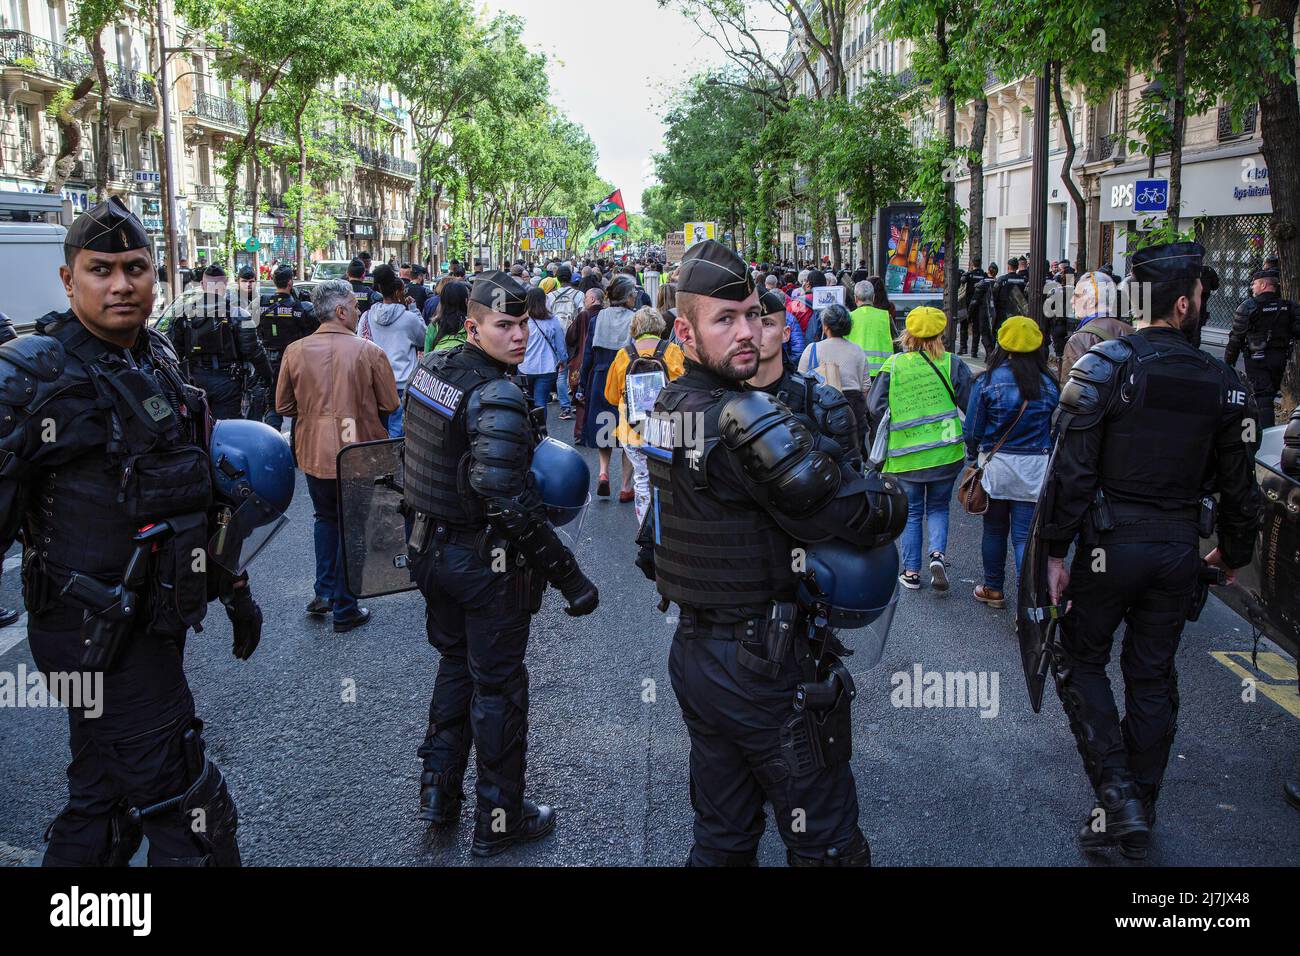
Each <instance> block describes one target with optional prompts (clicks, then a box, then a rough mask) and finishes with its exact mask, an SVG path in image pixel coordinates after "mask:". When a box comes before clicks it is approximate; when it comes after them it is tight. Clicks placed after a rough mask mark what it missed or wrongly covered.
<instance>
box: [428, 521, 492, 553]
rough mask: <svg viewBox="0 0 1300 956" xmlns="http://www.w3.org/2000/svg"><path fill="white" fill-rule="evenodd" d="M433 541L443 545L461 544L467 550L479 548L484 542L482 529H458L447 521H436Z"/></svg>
mask: <svg viewBox="0 0 1300 956" xmlns="http://www.w3.org/2000/svg"><path fill="white" fill-rule="evenodd" d="M433 540H435V541H441V542H442V543H443V544H459V545H464V546H465V547H467V548H477V547H478V546H479V544H480V543H481V542H482V540H483V529H482V528H457V527H453V526H452V525H449V524H447V523H446V522H445V521H436V519H435V524H434V526H433Z"/></svg>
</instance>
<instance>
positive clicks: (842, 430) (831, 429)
mask: <svg viewBox="0 0 1300 956" xmlns="http://www.w3.org/2000/svg"><path fill="white" fill-rule="evenodd" d="M813 401H814V402H816V404H817V409H816V419H817V424H818V426H819V427H820V428H821V430H822V431H824V432H825V433H826V434H828V435H830V436H831V437H832V438H840V437H850V436H856V434H857V419H856V418H854V416H853V407H852V406H851V405H849V400H848V399H847V398H845V397H844V393H843V392H841V391H840V390H839V389H838V388H832V387H831V386H830V385H822V384H821V383H818V384H817V385H816V387H814V388H813Z"/></svg>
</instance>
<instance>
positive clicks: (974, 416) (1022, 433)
mask: <svg viewBox="0 0 1300 956" xmlns="http://www.w3.org/2000/svg"><path fill="white" fill-rule="evenodd" d="M1042 345H1043V332H1042V329H1040V328H1039V327H1038V325H1037V324H1036V323H1035V322H1034V321H1033V319H1030V318H1027V317H1026V316H1023V315H1016V316H1012V317H1011V318H1009V319H1007V320H1006V321H1005V322H1003V323H1002V325H1001V327H1000V328H999V329H998V347H997V348H996V349H994V350H993V355H992V356H991V357H990V358H989V366H988V371H986V372H985V373H984V374H983V375H981V376H980V377H979V378H977V379H975V382H974V384H973V386H972V387H971V395H970V402H969V404H968V405H967V410H966V426H965V429H964V435H965V439H966V456H967V458H969V459H970V460H971V461H972V462H973V461H976V460H977V455H982V456H983V465H984V474H983V480H982V482H981V484H982V485H983V486H984V490H985V491H986V492H987V493H988V497H989V507H988V511H986V512H984V537H983V542H982V545H981V553H982V555H983V559H984V583H983V584H979V585H977V586H976V588H975V591H974V595H975V600H977V601H980V602H982V603H984V604H987V605H988V606H989V607H995V608H1001V607H1006V591H1005V588H1004V582H1005V580H1006V562H1007V537H1008V535H1009V536H1010V538H1011V542H1012V550H1013V551H1014V553H1015V558H1016V573H1017V575H1018V574H1019V573H1020V567H1021V564H1022V562H1023V561H1024V557H1025V542H1026V541H1028V540H1029V527H1030V524H1031V523H1032V522H1033V518H1034V506H1035V503H1036V502H1037V501H1038V492H1039V490H1040V489H1041V487H1042V484H1043V476H1044V475H1045V474H1046V473H1047V458H1048V454H1049V452H1050V451H1051V445H1052V439H1051V429H1052V413H1053V412H1054V411H1055V410H1056V403H1057V400H1058V398H1059V395H1060V393H1059V390H1058V389H1057V385H1056V382H1055V381H1053V379H1052V376H1051V374H1050V372H1049V371H1048V367H1047V359H1046V357H1045V355H1044V352H1043V349H1042ZM990 455H991V457H990Z"/></svg>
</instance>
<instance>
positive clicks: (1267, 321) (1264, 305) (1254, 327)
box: [1246, 292, 1295, 358]
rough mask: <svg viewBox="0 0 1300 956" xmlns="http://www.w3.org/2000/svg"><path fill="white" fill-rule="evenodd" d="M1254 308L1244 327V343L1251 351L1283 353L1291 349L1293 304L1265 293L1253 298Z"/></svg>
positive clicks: (1276, 295) (1293, 320) (1274, 293)
mask: <svg viewBox="0 0 1300 956" xmlns="http://www.w3.org/2000/svg"><path fill="white" fill-rule="evenodd" d="M1254 303H1255V307H1254V309H1253V311H1252V312H1251V315H1250V322H1249V325H1248V326H1247V327H1246V341H1247V343H1248V345H1249V349H1248V350H1247V351H1246V357H1247V358H1250V354H1251V352H1252V351H1258V350H1260V349H1268V350H1270V351H1285V350H1287V349H1289V348H1290V347H1291V330H1292V328H1293V327H1294V323H1295V313H1294V309H1295V303H1293V302H1292V301H1291V300H1290V299H1283V298H1281V297H1279V296H1278V294H1277V293H1276V292H1265V293H1262V294H1261V295H1257V296H1255V298H1254Z"/></svg>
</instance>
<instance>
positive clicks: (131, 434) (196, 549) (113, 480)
mask: <svg viewBox="0 0 1300 956" xmlns="http://www.w3.org/2000/svg"><path fill="white" fill-rule="evenodd" d="M151 247H152V242H151V241H150V238H149V235H148V233H146V232H145V230H144V227H143V225H142V224H141V223H140V221H139V220H138V219H137V218H136V217H135V216H134V215H132V213H131V212H130V211H129V210H128V209H127V208H126V207H125V206H124V205H123V204H122V202H121V201H120V200H119V199H118V198H117V197H112V198H110V199H109V200H108V201H106V202H102V203H99V204H98V205H95V206H92V207H91V208H90V209H88V210H87V211H86V212H85V213H83V214H82V215H81V216H80V217H79V218H78V219H77V220H76V222H74V223H73V224H72V226H71V228H69V230H68V233H67V237H66V239H65V241H64V256H65V261H66V264H65V265H64V266H61V267H60V269H59V274H60V277H61V278H62V280H63V285H64V290H65V291H66V293H67V296H68V301H69V303H70V308H69V309H68V310H67V311H65V312H51V313H48V314H47V315H45V316H43V317H42V318H40V319H38V320H37V322H36V332H35V334H33V335H29V336H25V337H23V338H21V339H18V340H15V341H12V342H7V343H5V344H4V345H3V346H0V403H3V404H0V548H7V547H8V546H9V544H10V543H11V542H12V541H13V540H14V539H15V537H19V538H21V539H22V542H23V599H24V601H25V603H26V606H27V610H28V613H29V617H28V624H27V636H28V641H29V643H30V647H31V652H32V656H33V658H34V659H35V660H36V664H37V666H38V667H39V668H40V669H41V671H42V672H43V673H44V675H45V677H46V680H47V682H49V683H50V684H51V686H54V680H53V679H52V678H53V677H54V676H55V675H70V676H71V677H73V678H78V679H81V680H83V681H89V682H92V683H91V685H90V686H94V683H93V682H97V681H101V680H102V683H101V684H99V688H100V689H99V691H98V698H99V701H100V705H101V708H102V709H101V710H100V711H99V712H98V713H96V712H94V711H93V710H92V709H88V705H86V704H85V703H84V702H85V700H86V698H85V697H82V698H81V700H82V701H83V703H82V705H80V706H69V707H68V721H69V726H70V749H71V753H72V762H71V764H70V766H69V767H68V803H67V806H66V807H65V808H64V809H63V811H62V812H61V813H60V814H59V815H58V817H57V818H56V819H55V820H54V822H53V823H52V824H51V825H50V828H49V830H48V831H47V835H46V838H47V840H48V843H49V845H48V848H47V849H46V853H45V863H46V865H55V866H114V865H115V866H125V865H126V864H127V862H128V861H129V860H130V859H131V857H132V855H133V854H134V853H135V851H136V849H137V848H138V847H139V845H140V842H141V838H142V835H143V836H148V838H149V863H150V864H151V865H161V866H195V865H238V864H239V849H238V846H237V844H236V839H235V831H236V826H237V816H236V812H235V805H234V802H233V801H232V799H231V797H230V793H229V791H228V789H227V787H226V784H225V781H224V779H223V778H222V774H221V771H220V770H219V769H218V768H217V767H216V765H215V764H214V763H213V762H212V761H211V760H210V759H209V758H208V757H207V756H206V754H205V752H204V743H203V736H202V733H203V722H202V721H200V720H199V719H198V718H197V717H196V716H195V712H194V698H193V697H192V696H191V694H190V689H189V686H188V685H187V683H186V679H185V673H184V670H183V667H182V659H183V650H184V643H185V636H186V632H187V630H188V629H189V628H191V627H197V625H198V624H199V622H200V621H202V619H203V617H204V615H205V612H206V610H207V605H208V602H209V601H210V600H211V599H212V598H214V597H219V598H220V599H221V601H222V602H223V604H225V606H226V610H227V614H228V615H229V617H230V619H231V622H232V625H233V630H234V653H235V656H236V657H239V658H241V659H247V658H248V656H249V655H251V654H252V653H253V650H254V648H256V646H257V643H258V640H259V638H260V636H261V627H262V615H261V611H260V610H259V609H258V606H257V604H256V603H255V602H254V600H253V597H252V594H251V592H250V591H249V589H248V579H247V575H245V574H243V573H240V572H242V567H240V568H238V570H235V569H232V570H231V572H227V571H224V570H223V569H222V567H221V566H218V564H217V563H215V562H212V561H208V562H206V568H205V567H204V565H203V564H202V563H201V564H200V565H199V566H198V567H197V568H196V566H195V557H194V556H195V554H200V555H202V554H210V553H211V549H210V548H209V549H205V543H207V542H208V541H209V539H210V537H212V536H213V535H214V532H215V531H217V530H218V528H217V525H218V521H217V520H214V518H215V513H214V511H213V509H214V505H220V504H223V503H232V502H234V501H237V500H238V498H239V497H240V496H241V492H240V491H238V490H236V488H235V485H236V484H238V483H240V482H244V483H245V485H246V486H248V494H247V495H246V496H244V497H247V498H250V499H251V498H257V500H258V502H259V503H260V502H262V500H263V499H262V497H261V496H262V494H263V493H266V494H268V495H270V497H271V498H274V499H275V500H274V502H273V504H274V507H275V508H276V509H278V510H279V511H283V509H284V507H287V505H288V498H289V497H291V496H292V490H293V463H292V459H291V457H290V456H289V454H288V449H287V447H286V446H285V444H284V442H283V441H281V440H279V439H278V438H275V437H274V436H272V438H271V440H272V442H273V443H274V445H278V446H279V447H278V449H276V448H274V447H271V449H270V456H271V457H267V456H266V449H265V447H263V448H260V449H259V448H257V447H255V445H256V440H257V439H258V436H257V435H256V434H254V435H253V436H252V438H253V443H252V444H250V443H249V442H248V438H249V435H248V433H247V432H243V433H241V432H240V431H239V429H240V428H245V429H247V428H253V429H260V430H262V432H269V429H266V428H265V426H262V425H254V423H252V422H223V423H219V424H218V426H217V428H216V429H215V430H214V431H213V433H212V439H211V445H212V447H211V450H210V449H209V435H208V432H209V427H208V418H207V409H206V407H205V403H204V397H203V392H202V390H200V389H198V388H195V387H193V386H192V385H190V384H188V383H187V382H185V380H184V378H183V376H182V375H181V370H180V365H179V362H178V360H177V356H176V353H175V352H174V351H173V350H172V347H171V344H170V343H169V342H168V341H167V339H166V337H165V336H163V335H161V334H160V333H158V332H156V331H153V330H151V329H149V328H147V326H146V322H147V320H148V318H149V314H150V310H151V308H152V306H153V300H154V291H153V289H154V282H155V272H154V265H153V259H152V256H151V253H150V249H151ZM231 428H234V429H235V431H233V432H231V431H230V429H231ZM223 436H228V437H229V440H227V437H223ZM262 438H263V439H264V438H265V435H263V436H262ZM277 454H278V456H279V457H278V458H277V457H275V456H276V455H277ZM223 469H224V470H223ZM268 476H270V477H271V478H273V479H275V481H276V482H278V483H279V487H278V490H268V489H269V485H267V484H265V483H264V481H265V480H266V479H267V477H268ZM248 482H252V485H247V483H248ZM286 489H287V493H286ZM244 517H247V513H245V515H244ZM229 518H230V512H223V513H222V519H221V527H224V528H226V529H227V530H228V531H230V532H231V534H232V535H234V534H235V532H236V530H237V528H239V527H244V526H245V525H244V524H242V521H243V519H242V518H241V520H240V521H235V522H233V523H231V522H230V521H229ZM238 537H239V539H240V540H235V537H231V538H229V539H228V541H227V543H228V544H230V545H233V546H234V551H236V552H237V551H239V550H240V548H241V547H242V543H243V537H242V534H241V535H238ZM83 686H85V685H83ZM68 703H69V704H70V705H71V704H73V703H74V702H73V701H69V702H68Z"/></svg>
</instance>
